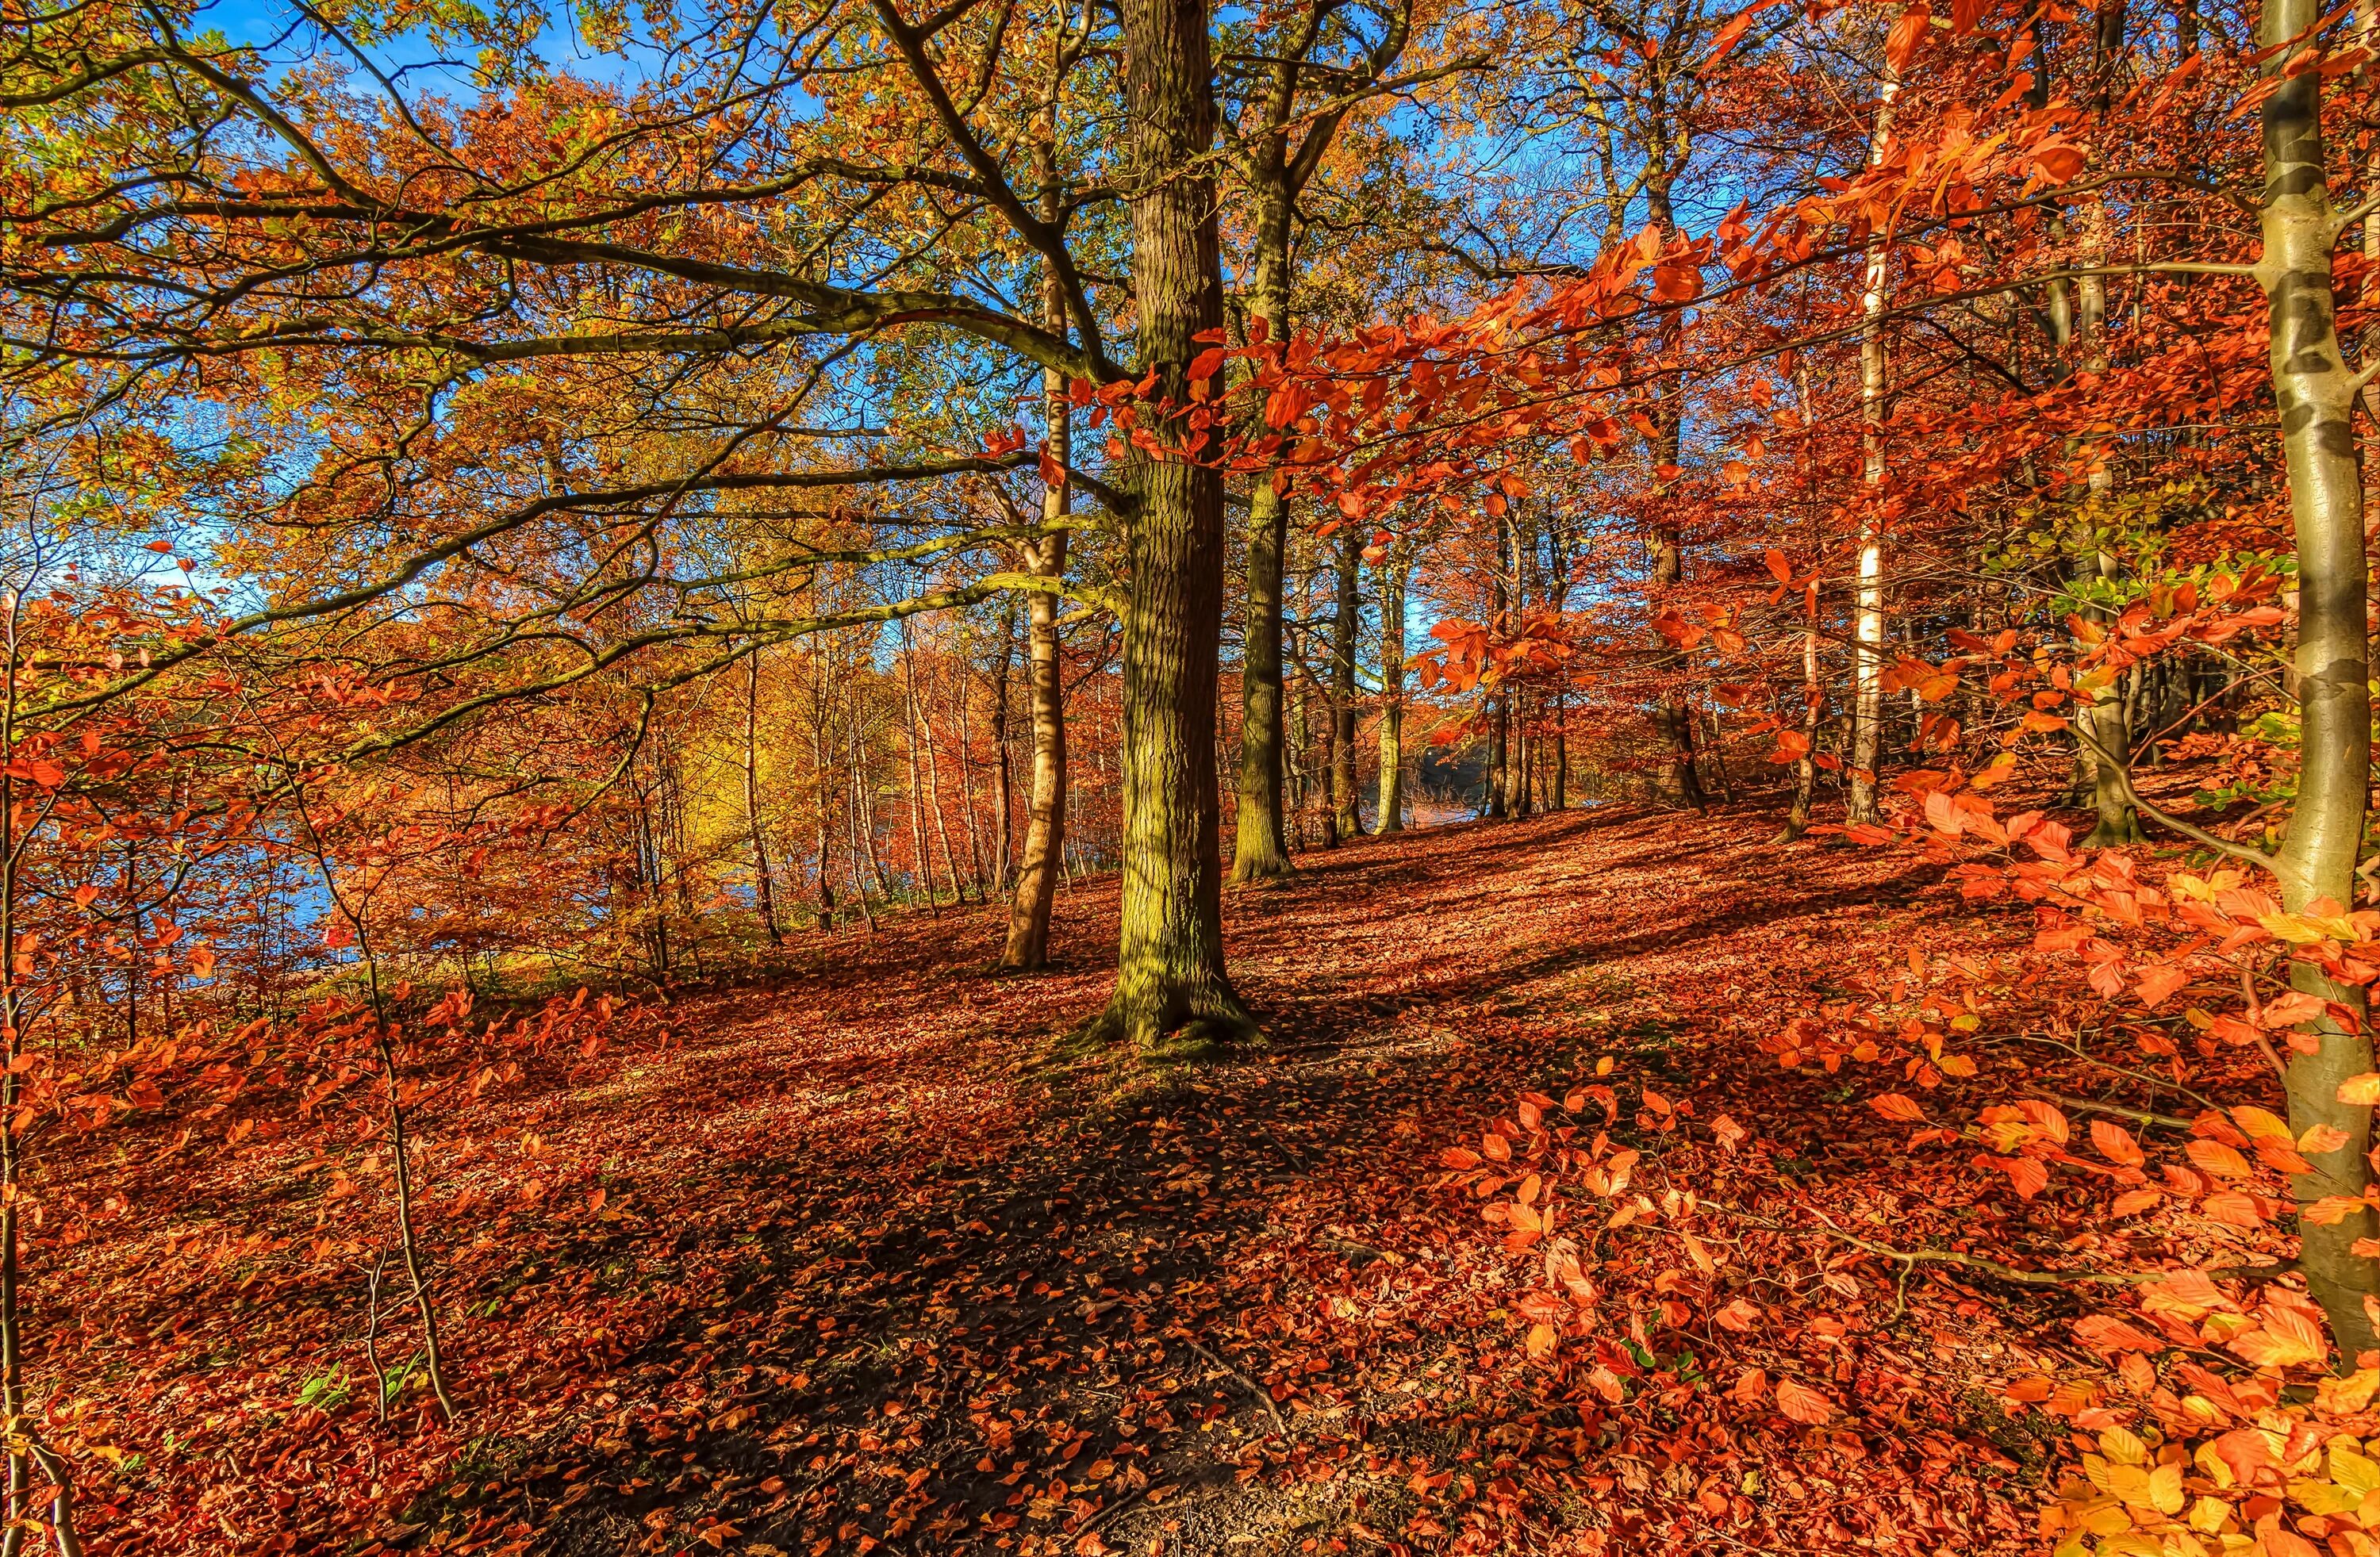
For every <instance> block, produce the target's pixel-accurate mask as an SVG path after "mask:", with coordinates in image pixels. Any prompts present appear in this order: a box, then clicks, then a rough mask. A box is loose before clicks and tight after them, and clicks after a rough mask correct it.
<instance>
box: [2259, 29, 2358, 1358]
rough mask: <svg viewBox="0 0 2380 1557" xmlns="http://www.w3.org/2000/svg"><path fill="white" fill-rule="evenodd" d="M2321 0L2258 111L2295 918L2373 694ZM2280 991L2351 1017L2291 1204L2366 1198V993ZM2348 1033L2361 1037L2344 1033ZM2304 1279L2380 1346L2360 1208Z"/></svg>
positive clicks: (2312, 1071)
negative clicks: (2297, 66)
mask: <svg viewBox="0 0 2380 1557" xmlns="http://www.w3.org/2000/svg"><path fill="white" fill-rule="evenodd" d="M2321 15H2322V8H2321V6H2319V5H2318V4H2316V0H2265V8H2264V16H2263V18H2262V27H2261V33H2262V38H2261V42H2263V43H2264V45H2265V47H2266V48H2267V49H2269V50H2272V51H2273V52H2274V54H2275V57H2274V58H2273V59H2272V60H2271V61H2270V62H2269V63H2268V64H2267V66H2265V68H2266V70H2267V71H2268V72H2270V73H2272V74H2274V75H2279V76H2281V77H2282V79H2281V80H2279V81H2278V82H2277V83H2274V86H2275V90H2274V91H2273V92H2272V94H2271V95H2270V96H2268V97H2267V98H2265V101H2264V103H2263V105H2262V108H2261V115H2262V118H2263V122H2264V143H2265V192H2264V213H2263V221H2262V227H2263V236H2264V253H2263V256H2262V258H2261V259H2259V260H2258V262H2257V266H2256V275H2257V280H2258V281H2259V282H2260V283H2261V284H2263V286H2264V289H2265V299H2266V301H2267V303H2268V304H2269V305H2270V308H2271V315H2270V329H2269V335H2270V339H2271V344H2272V374H2273V389H2274V394H2275V399H2276V401H2277V405H2278V409H2279V412H2280V427H2281V440H2282V444H2283V448H2284V450H2285V451H2286V453H2287V454H2288V459H2289V512H2290V514H2291V517H2292V518H2293V520H2294V521H2295V525H2296V530H2297V553H2298V612H2299V617H2298V642H2297V658H2296V666H2297V672H2298V696H2299V700H2300V702H2299V707H2300V714H2301V719H2302V726H2301V729H2302V742H2303V744H2302V748H2301V751H2302V755H2301V769H2300V777H2299V781H2298V800H2297V805H2296V807H2295V808H2294V809H2293V810H2292V811H2291V813H2290V815H2289V840H2288V842H2287V843H2286V844H2285V845H2284V846H2283V849H2282V851H2281V867H2282V869H2281V894H2282V901H2283V902H2284V903H2285V904H2286V905H2287V907H2288V909H2289V911H2290V912H2292V913H2304V912H2309V911H2311V912H2313V913H2317V914H2326V913H2337V912H2340V911H2344V909H2345V908H2346V907H2347V906H2348V905H2349V904H2350V903H2352V901H2353V900H2354V889H2355V866H2356V856H2357V854H2358V852H2359V851H2360V850H2361V847H2362V840H2363V827H2364V804H2365V798H2364V797H2365V793H2366V791H2367V790H2368V788H2369V786H2370V784H2371V778H2372V725H2371V718H2372V715H2371V694H2370V691H2369V688H2368V686H2367V683H2366V677H2367V674H2368V672H2367V668H2366V663H2365V646H2364V604H2365V602H2364V595H2365V582H2364V569H2365V560H2364V552H2363V477H2362V470H2361V468H2360V467H2359V464H2358V461H2357V458H2356V442H2355V429H2354V423H2353V413H2354V392H2353V384H2352V377H2353V376H2352V375H2351V374H2350V373H2349V372H2348V370H2347V366H2346V363H2345V360H2344V358H2343V357H2342V356H2341V354H2340V350H2339V342H2338V320H2337V307H2338V303H2337V296H2336V293H2335V290H2334V284H2333V281H2332V276H2331V248H2332V246H2333V245H2334V244H2336V243H2337V242H2338V236H2339V232H2338V222H2337V219H2336V218H2335V216H2334V215H2333V214H2332V211H2331V207H2330V190H2329V186H2328V183H2327V179H2326V176H2325V166H2324V162H2323V156H2324V152H2323V141H2322V122H2321V107H2322V74H2321V72H2320V71H2316V70H2307V71H2304V72H2302V73H2300V74H2297V75H2288V74H2286V67H2287V66H2289V63H2290V61H2289V54H2290V51H2288V50H2284V49H2283V48H2282V47H2281V45H2282V44H2283V43H2284V42H2286V41H2288V40H2289V39H2291V38H2296V37H2300V36H2301V35H2303V34H2305V33H2307V32H2309V31H2310V30H2312V28H2313V26H2314V24H2315V22H2316V21H2317V20H2318V19H2319V18H2320V17H2321ZM2289 977H2290V983H2291V984H2293V985H2294V986H2295V987H2296V988H2298V989H2300V990H2303V991H2305V992H2306V993H2308V994H2312V995H2315V996H2320V997H2321V998H2322V999H2324V1000H2327V1001H2335V1002H2337V1003H2338V1004H2339V1005H2341V1006H2344V1007H2346V1008H2348V1009H2349V1010H2350V1011H2352V1012H2354V1013H2355V1014H2356V1017H2357V1020H2356V1021H2355V1022H2354V1023H2352V1024H2342V1023H2338V1022H2332V1021H2329V1020H2324V1021H2321V1022H2317V1023H2314V1024H2313V1025H2312V1026H2311V1027H2310V1029H2309V1032H2311V1034H2312V1035H2313V1038H2314V1040H2315V1042H2316V1044H2317V1045H2318V1046H2317V1048H2316V1049H2315V1051H2314V1052H2313V1054H2310V1055H2307V1054H2300V1055H2296V1056H2294V1057H2292V1059H2291V1060H2290V1062H2289V1078H2288V1090H2289V1128H2290V1129H2291V1130H2293V1131H2296V1132H2299V1133H2300V1134H2301V1135H2302V1133H2303V1132H2304V1131H2306V1130H2309V1129H2313V1128H2314V1127H2316V1126H2318V1125H2327V1126H2329V1127H2331V1128H2332V1129H2337V1130H2338V1131H2339V1132H2340V1133H2341V1135H2342V1137H2343V1138H2344V1144H2342V1145H2340V1146H2339V1147H2338V1150H2336V1151H2332V1152H2319V1153H2317V1152H2308V1153H2305V1157H2306V1159H2307V1161H2308V1162H2309V1163H2310V1164H2312V1165H2313V1172H2311V1173H2308V1174H2304V1175H2301V1176H2299V1177H2297V1178H2295V1179H2293V1180H2292V1181H2291V1189H2292V1191H2293V1193H2294V1195H2295V1197H2296V1199H2297V1201H2298V1203H2299V1204H2300V1205H2301V1206H2304V1205H2306V1204H2309V1203H2310V1202H2312V1201H2316V1200H2319V1199H2321V1198H2323V1197H2324V1196H2327V1195H2344V1196H2349V1197H2359V1196H2361V1195H2362V1193H2363V1191H2364V1189H2365V1188H2366V1187H2367V1186H2369V1185H2370V1184H2371V1182H2372V1167H2371V1164H2370V1162H2369V1160H2368V1159H2367V1158H2366V1157H2365V1156H2364V1153H2365V1151H2366V1150H2367V1149H2368V1148H2369V1146H2370V1145H2371V1135H2372V1110H2371V1109H2370V1108H2368V1107H2357V1106H2353V1105H2350V1104H2343V1103H2341V1102H2339V1101H2338V1087H2339V1083H2340V1082H2342V1081H2344V1080H2347V1079H2348V1078H2350V1077H2351V1076H2359V1075H2362V1074H2363V1073H2365V1072H2367V1071H2369V1070H2371V1069H2372V1041H2371V1039H2370V1038H2369V1037H2368V1036H2366V1035H2365V1034H2364V1032H2363V1031H2362V1029H2363V1022H2362V1018H2363V1016H2364V1014H2365V1011H2366V1005H2365V994H2364V990H2363V989H2362V986H2360V985H2354V984H2335V983H2333V982H2332V981H2331V980H2329V979H2327V978H2325V977H2324V976H2323V972H2322V969H2321V967H2320V965H2319V964H2317V963H2313V962H2306V961H2299V960H2291V962H2290V964H2289ZM2347 1025H2352V1026H2354V1027H2355V1028H2356V1029H2357V1031H2356V1032H2347V1031H2345V1027H2346V1026H2347ZM2298 1233H2299V1237H2300V1239H2301V1254H2300V1261H2301V1264H2302V1265H2303V1268H2304V1273H2305V1278H2306V1286H2307V1289H2308V1291H2309V1292H2311V1293H2312V1294H2313V1298H2314V1300H2315V1301H2316V1302H2318V1303H2320V1304H2321V1305H2322V1308H2323V1311H2324V1312H2325V1314H2327V1315H2328V1316H2329V1318H2330V1328H2331V1334H2332V1335H2333V1337H2334V1339H2336V1340H2337V1342H2338V1349H2339V1352H2340V1361H2341V1363H2342V1364H2343V1365H2344V1366H2346V1367H2349V1368H2352V1367H2353V1366H2354V1365H2355V1359H2356V1358H2357V1355H2358V1354H2359V1353H2362V1352H2365V1351H2369V1350H2372V1349H2374V1346H2380V1338H2375V1334H2374V1314H2373V1311H2372V1304H2373V1302H2374V1294H2375V1293H2380V1261H2372V1260H2367V1259H2364V1258H2362V1256H2360V1255H2358V1254H2357V1253H2356V1252H2355V1249H2354V1245H2355V1241H2356V1240H2357V1239H2358V1238H2366V1237H2374V1236H2375V1233H2380V1228H2375V1225H2374V1217H2373V1214H2372V1213H2371V1212H2370V1211H2368V1210H2362V1211H2358V1212H2356V1213H2354V1214H2352V1215H2350V1216H2347V1217H2345V1218H2343V1219H2341V1220H2339V1221H2338V1222H2335V1223H2333V1224H2331V1225H2327V1226H2325V1225H2319V1224H2317V1223H2314V1222H2313V1221H2311V1220H2308V1219H2306V1218H2304V1217H2302V1216H2301V1218H2300V1219H2299V1225H2298Z"/></svg>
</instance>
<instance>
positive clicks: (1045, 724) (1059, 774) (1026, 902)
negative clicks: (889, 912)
mask: <svg viewBox="0 0 2380 1557" xmlns="http://www.w3.org/2000/svg"><path fill="white" fill-rule="evenodd" d="M1058 30H1059V31H1061V32H1062V30H1063V23H1062V22H1061V23H1060V24H1059V29H1058ZM1061 54H1062V43H1059V42H1052V44H1051V48H1050V95H1049V97H1048V99H1047V100H1046V101H1045V103H1044V104H1043V109H1042V112H1043V121H1042V124H1041V125H1040V126H1039V127H1038V136H1037V138H1036V139H1037V145H1036V148H1035V157H1036V163H1037V167H1036V172H1037V173H1038V176H1039V178H1040V181H1041V220H1042V221H1043V222H1045V223H1048V224H1050V226H1051V227H1053V228H1054V227H1055V226H1056V225H1057V224H1058V221H1059V218H1060V216H1061V215H1062V211H1060V209H1059V200H1060V195H1061V191H1060V189H1059V187H1058V169H1057V134H1058V128H1057V120H1058V91H1059V87H1060V85H1061V83H1062V80H1063V78H1064V71H1063V62H1062V57H1061ZM1041 321H1042V326H1043V328H1045V329H1047V330H1048V331H1050V333H1051V334H1053V335H1055V336H1057V337H1058V338H1059V339H1060V340H1063V339H1065V337H1066V298H1065V293H1064V290H1063V288H1062V285H1061V284H1060V283H1059V279H1058V276H1057V273H1056V272H1055V271H1054V270H1053V269H1052V268H1051V267H1050V266H1047V265H1045V266H1043V267H1042V280H1041ZM1073 433H1074V428H1073V423H1072V421H1071V420H1070V417H1069V414H1068V410H1067V404H1066V380H1065V377H1064V375H1062V374H1060V373H1056V372H1044V373H1043V374H1042V375H1041V434H1042V438H1043V440H1044V445H1045V448H1044V452H1045V453H1047V454H1048V456H1049V464H1048V465H1047V466H1046V467H1045V468H1046V469H1047V470H1048V471H1049V473H1050V474H1049V477H1048V478H1047V479H1045V480H1044V482H1043V485H1042V489H1041V521H1042V523H1043V524H1045V525H1060V524H1062V523H1063V522H1064V521H1065V518H1066V513H1067V508H1068V506H1069V503H1068V500H1069V498H1070V497H1071V495H1072V494H1071V491H1070V489H1069V483H1068V480H1067V477H1066V467H1067V465H1068V464H1069V463H1070V462H1071V461H1072V460H1073V458H1074V453H1073ZM1027 565H1028V566H1030V567H1031V568H1032V569H1033V571H1034V572H1035V573H1037V574H1039V575H1040V576H1042V577H1045V578H1061V577H1063V576H1064V574H1065V572H1066V532H1065V531H1064V530H1062V529H1058V530H1053V531H1051V533H1050V534H1049V535H1047V536H1044V537H1042V538H1041V540H1040V542H1039V544H1038V546H1036V547H1035V548H1033V549H1032V551H1031V553H1030V555H1029V557H1028V560H1027ZM1058 606H1059V599H1058V596H1057V595H1056V594H1055V593H1053V592H1051V591H1049V590H1041V589H1036V590H1034V591H1032V592H1031V593H1029V594H1027V595H1026V597H1025V610H1026V658H1027V662H1028V670H1027V678H1028V682H1029V686H1030V695H1031V698H1032V718H1033V790H1032V795H1031V798H1030V801H1029V803H1030V805H1031V806H1032V814H1031V815H1030V817H1029V818H1028V819H1027V821H1026V830H1025V857H1024V862H1023V868H1022V869H1021V870H1019V871H1018V873H1017V876H1016V895H1015V897H1014V898H1013V899H1010V900H1009V907H1008V944H1007V946H1006V947H1003V948H1002V952H1001V957H1000V965H1001V966H1002V968H1005V969H1008V970H1011V971H1013V972H1027V971H1030V970H1032V969H1036V968H1040V967H1043V966H1045V965H1047V963H1048V962H1049V960H1050V910H1051V908H1052V907H1053V906H1054V904H1055V902H1056V899H1057V892H1058V877H1059V875H1060V873H1061V872H1062V871H1063V870H1064V868H1065V863H1066V682H1065V675H1064V670H1065V667H1064V665H1063V664H1062V661H1061V659H1060V656H1059V648H1060V645H1059V642H1058Z"/></svg>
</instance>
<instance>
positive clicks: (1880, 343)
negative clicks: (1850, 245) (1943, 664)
mask: <svg viewBox="0 0 2380 1557" xmlns="http://www.w3.org/2000/svg"><path fill="white" fill-rule="evenodd" d="M1899 97H1900V72H1899V71H1897V70H1895V69H1894V68H1893V67H1892V66H1891V64H1890V63H1889V62H1888V63H1887V64H1886V66H1885V68H1884V88H1883V93H1882V97H1881V99H1880V101H1879V102H1878V103H1876V124H1875V127H1874V128H1873V130H1872V132H1871V133H1870V135H1869V137H1868V154H1867V160H1868V165H1869V166H1870V167H1875V166H1876V165H1877V164H1879V163H1882V162H1883V161H1884V155H1885V151H1886V150H1887V149H1888V147H1889V146H1890V145H1891V143H1892V108H1893V103H1894V102H1895V100H1896V99H1898V98H1899ZM1890 264H1891V249H1890V246H1889V245H1888V244H1887V243H1886V242H1885V241H1884V236H1883V235H1882V234H1878V235H1876V237H1874V238H1873V239H1871V240H1870V241H1869V244H1868V250H1867V273H1866V276H1865V278H1864V283H1863V285H1862V288H1861V293H1860V306H1861V311H1862V313H1863V315H1864V322H1863V323H1862V324H1861V326H1860V422H1861V431H1860V445H1861V451H1862V453H1861V477H1862V479H1863V480H1864V482H1865V483H1866V485H1867V488H1868V493H1869V499H1868V502H1867V504H1866V506H1865V507H1864V509H1863V510H1862V512H1861V515H1860V536H1859V578H1858V584H1857V590H1856V595H1855V597H1854V601H1853V606H1852V639H1853V640H1854V642H1853V646H1852V750H1851V754H1850V766H1851V772H1850V774H1849V775H1848V777H1849V778H1850V780H1851V804H1850V807H1849V815H1848V818H1847V819H1848V820H1849V821H1851V822H1852V823H1854V824H1857V823H1861V822H1872V821H1874V820H1875V819H1876V764H1877V761H1878V760H1879V757H1880V755H1881V752H1882V741H1881V736H1882V733H1883V724H1882V720H1883V717H1884V515H1883V512H1882V507H1881V503H1880V501H1878V499H1877V497H1876V489H1877V488H1879V487H1881V486H1882V485H1883V484H1884V469H1885V465H1884V389H1885V360H1884V308H1885V283H1886V280H1887V277H1888V272H1889V268H1890Z"/></svg>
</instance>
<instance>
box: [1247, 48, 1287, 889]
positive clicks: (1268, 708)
mask: <svg viewBox="0 0 2380 1557" xmlns="http://www.w3.org/2000/svg"><path fill="white" fill-rule="evenodd" d="M1288 90H1289V87H1288V83H1287V81H1286V80H1283V79H1277V80H1276V83H1275V87H1274V91H1275V92H1276V94H1280V93H1282V92H1285V91H1288ZM1282 116H1283V117H1285V113H1284V115H1282ZM1251 171H1252V174H1253V177H1252V182H1253V183H1254V185H1255V186H1256V187H1255V189H1254V191H1253V193H1254V195H1255V199H1256V205H1257V231H1256V256H1255V262H1256V275H1255V278H1254V284H1253V285H1252V286H1251V287H1250V288H1249V292H1248V318H1249V320H1251V321H1252V322H1253V321H1257V320H1261V321H1262V322H1263V324H1264V327H1265V333H1266V338H1267V339H1269V340H1275V341H1278V340H1281V339H1283V338H1284V337H1286V336H1287V335H1288V333H1289V264H1290V254H1289V238H1290V218H1291V203H1292V202H1291V199H1290V192H1289V174H1288V168H1287V145H1286V142H1285V140H1284V139H1283V138H1282V137H1281V135H1279V134H1278V133H1275V134H1271V135H1268V136H1267V137H1266V138H1265V139H1264V140H1263V141H1262V143H1261V144H1260V145H1259V146H1258V148H1257V161H1256V165H1255V167H1254V168H1253V169H1252V170H1251ZM1282 485H1283V480H1282V477H1281V476H1280V474H1279V473H1277V472H1268V473H1267V474H1266V475H1264V476H1263V477H1259V478H1258V479H1257V484H1256V489H1255V491H1254V492H1252V493H1251V494H1250V495H1249V498H1248V525H1247V540H1248V577H1247V607H1246V616H1245V644H1244V646H1243V647H1242V649H1241V652H1240V795H1239V820H1238V826H1237V828H1236V830H1235V832H1234V834H1233V844H1232V879H1233V881H1266V880H1270V879H1272V878H1273V877H1276V876H1283V875H1289V874H1290V873H1291V872H1293V870H1295V869H1296V867H1295V866H1294V865H1293V864H1291V863H1290V860H1289V843H1288V838H1287V836H1286V833H1285V830H1284V820H1283V817H1282V815H1281V764H1282V754H1281V717H1282V708H1281V563H1282V556H1283V553H1284V552H1285V551H1286V550H1287V549H1288V544H1289V502H1288V500H1287V499H1286V498H1284V497H1282V496H1281V488H1282Z"/></svg>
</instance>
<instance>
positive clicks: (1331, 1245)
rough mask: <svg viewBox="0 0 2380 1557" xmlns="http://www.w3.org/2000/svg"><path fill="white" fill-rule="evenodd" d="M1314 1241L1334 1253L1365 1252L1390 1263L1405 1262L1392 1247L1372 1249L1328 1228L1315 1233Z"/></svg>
mask: <svg viewBox="0 0 2380 1557" xmlns="http://www.w3.org/2000/svg"><path fill="white" fill-rule="evenodd" d="M1314 1241H1315V1242H1316V1243H1318V1244H1320V1245H1321V1246H1322V1247H1323V1248H1325V1249H1330V1251H1331V1252H1332V1253H1334V1254H1366V1255H1369V1256H1371V1257H1372V1258H1373V1259H1374V1260H1379V1261H1386V1262H1388V1263H1389V1264H1390V1265H1402V1264H1403V1263H1404V1262H1405V1257H1404V1256H1403V1255H1402V1254H1399V1253H1398V1252H1397V1251H1396V1250H1394V1249H1374V1248H1373V1247H1372V1246H1371V1245H1370V1244H1367V1243H1357V1242H1356V1241H1355V1240H1354V1238H1350V1237H1342V1236H1341V1235H1340V1234H1337V1233H1334V1232H1331V1231H1330V1229H1328V1228H1325V1229H1323V1230H1322V1231H1321V1232H1319V1233H1317V1234H1315V1235H1314Z"/></svg>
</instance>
